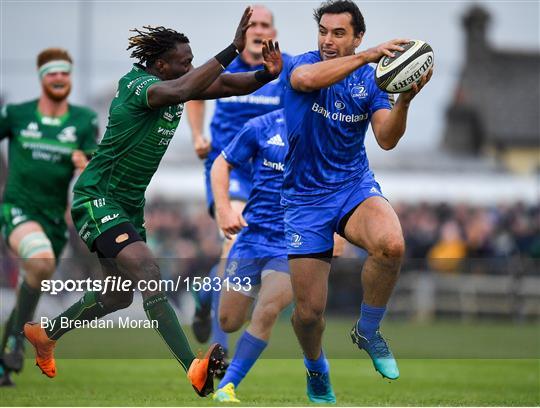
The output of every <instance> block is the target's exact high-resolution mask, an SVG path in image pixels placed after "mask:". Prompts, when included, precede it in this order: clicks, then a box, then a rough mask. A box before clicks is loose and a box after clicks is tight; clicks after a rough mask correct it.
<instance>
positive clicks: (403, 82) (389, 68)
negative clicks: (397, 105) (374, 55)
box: [375, 40, 434, 93]
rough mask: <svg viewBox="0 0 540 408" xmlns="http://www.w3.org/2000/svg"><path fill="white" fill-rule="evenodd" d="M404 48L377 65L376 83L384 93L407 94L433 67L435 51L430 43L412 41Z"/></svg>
mask: <svg viewBox="0 0 540 408" xmlns="http://www.w3.org/2000/svg"><path fill="white" fill-rule="evenodd" d="M402 47H403V48H404V51H395V52H394V54H395V56H394V57H392V58H391V57H388V56H384V57H382V58H381V59H380V60H379V63H378V64H377V69H376V70H375V83H376V84H377V86H378V87H379V88H380V89H382V90H383V91H386V92H389V93H401V92H407V91H408V90H410V89H411V88H412V86H413V84H414V83H415V82H419V81H420V79H421V78H422V75H424V73H426V72H427V71H428V70H429V69H430V68H431V67H432V66H433V61H434V55H433V49H432V48H431V47H430V45H429V44H428V43H426V42H424V41H421V40H411V41H410V42H408V43H407V44H404V45H402Z"/></svg>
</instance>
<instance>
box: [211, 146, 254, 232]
mask: <svg viewBox="0 0 540 408" xmlns="http://www.w3.org/2000/svg"><path fill="white" fill-rule="evenodd" d="M232 168H233V166H231V164H230V163H228V162H227V160H225V159H224V158H223V156H222V155H220V156H218V157H217V159H216V160H215V161H214V164H213V165H212V170H211V172H210V179H211V182H212V192H213V193H214V206H215V211H216V221H217V223H218V226H219V228H220V229H221V230H222V231H223V234H224V235H225V238H227V239H231V238H232V235H234V234H238V233H239V232H240V230H241V229H242V228H244V227H247V223H246V220H244V217H243V216H242V214H241V213H238V212H236V211H235V210H234V209H233V208H232V205H231V200H230V198H229V183H230V179H231V170H232Z"/></svg>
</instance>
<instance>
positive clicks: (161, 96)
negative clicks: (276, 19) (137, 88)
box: [148, 7, 253, 108]
mask: <svg viewBox="0 0 540 408" xmlns="http://www.w3.org/2000/svg"><path fill="white" fill-rule="evenodd" d="M252 13H253V9H252V8H251V7H247V8H246V9H245V11H244V14H243V15H242V19H241V20H240V23H239V24H238V28H237V29H236V35H235V37H234V40H233V42H232V44H231V45H229V46H228V47H227V48H225V49H224V50H223V51H222V52H220V53H219V54H217V55H216V56H215V57H214V58H212V59H210V60H209V61H207V62H206V63H205V64H203V65H201V66H200V67H198V68H195V69H192V70H190V71H189V72H188V73H187V74H185V75H183V76H181V77H180V78H178V79H173V80H169V81H161V82H158V83H156V84H155V85H151V86H150V88H148V104H149V105H150V106H151V107H152V108H160V107H163V106H170V105H175V104H179V103H182V102H186V101H189V100H191V99H202V98H197V95H198V94H199V93H200V92H201V91H202V90H204V89H206V88H208V86H209V85H210V84H211V83H212V82H214V81H215V80H216V78H217V77H218V76H219V75H220V74H221V73H222V71H223V70H224V69H225V68H226V66H227V65H228V64H230V63H231V62H232V61H233V59H234V58H236V56H237V55H238V54H240V53H241V52H242V51H243V50H244V47H245V45H246V31H247V30H248V28H249V27H250V26H251V24H250V22H249V19H250V18H251V15H252Z"/></svg>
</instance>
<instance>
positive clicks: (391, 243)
mask: <svg viewBox="0 0 540 408" xmlns="http://www.w3.org/2000/svg"><path fill="white" fill-rule="evenodd" d="M376 253H377V255H378V256H379V257H382V258H386V259H392V260H401V259H402V258H403V255H404V254H405V241H404V239H403V235H401V234H392V235H388V236H386V237H384V238H383V239H381V241H380V242H379V245H378V248H377V251H376Z"/></svg>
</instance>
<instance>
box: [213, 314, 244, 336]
mask: <svg viewBox="0 0 540 408" xmlns="http://www.w3.org/2000/svg"><path fill="white" fill-rule="evenodd" d="M243 323H244V322H243V319H241V318H238V317H235V316H232V315H230V314H227V313H220V314H219V327H221V330H223V331H224V332H225V333H233V332H235V331H237V330H239V329H240V328H241V327H242V324H243Z"/></svg>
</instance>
